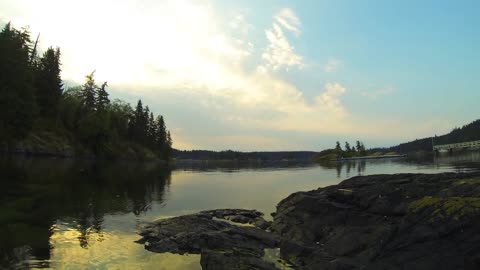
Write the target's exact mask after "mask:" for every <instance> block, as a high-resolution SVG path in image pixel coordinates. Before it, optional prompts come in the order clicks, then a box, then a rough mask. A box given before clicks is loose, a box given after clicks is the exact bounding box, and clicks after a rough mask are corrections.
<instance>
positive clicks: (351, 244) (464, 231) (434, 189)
mask: <svg viewBox="0 0 480 270" xmlns="http://www.w3.org/2000/svg"><path fill="white" fill-rule="evenodd" d="M273 216H274V220H273V223H271V224H270V223H269V222H267V221H265V220H264V219H263V218H262V213H260V212H257V211H254V210H239V209H220V210H212V211H204V212H200V213H198V214H194V215H187V216H181V217H175V218H171V219H165V220H160V221H156V222H154V223H151V224H148V225H146V226H145V227H144V228H143V230H142V232H141V235H142V236H143V237H142V239H141V240H140V241H139V242H140V243H144V244H145V247H146V249H148V250H150V251H154V252H173V253H180V254H183V253H200V254H201V265H202V268H203V269H276V268H275V266H274V265H273V264H271V263H268V262H266V261H265V260H263V259H262V257H263V255H264V249H265V248H275V247H279V248H280V254H281V257H282V259H284V260H286V261H287V262H289V263H290V264H292V265H293V266H294V267H295V268H296V269H332V270H340V269H342V270H343V269H480V174H478V173H470V174H468V173H465V174H454V173H444V174H435V175H425V174H397V175H374V176H364V177H354V178H351V179H348V180H345V181H343V182H342V183H340V184H338V185H335V186H330V187H326V188H319V189H317V190H313V191H308V192H298V193H294V194H292V195H290V196H288V197H287V198H285V199H284V200H282V201H281V202H280V203H279V204H278V206H277V212H276V213H273ZM233 222H240V223H243V224H249V226H238V225H237V224H235V223H233ZM265 229H268V230H267V231H265Z"/></svg>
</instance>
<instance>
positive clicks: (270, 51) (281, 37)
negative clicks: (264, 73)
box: [260, 9, 305, 70]
mask: <svg viewBox="0 0 480 270" xmlns="http://www.w3.org/2000/svg"><path fill="white" fill-rule="evenodd" d="M299 27H300V20H299V19H298V18H297V17H296V16H295V14H294V13H293V11H291V10H290V9H282V10H281V11H280V12H279V13H278V14H277V15H275V16H274V22H273V24H272V28H270V29H267V30H266V31H265V35H266V37H267V40H268V47H267V48H266V50H265V52H264V53H263V54H262V58H263V59H264V60H265V66H260V69H261V70H264V69H272V70H279V69H280V68H283V67H286V68H287V69H288V68H291V67H297V68H300V69H301V68H303V67H304V66H305V65H304V63H303V57H302V56H301V55H299V54H297V53H296V52H295V48H294V47H293V46H292V45H291V44H290V42H289V40H288V38H287V37H286V35H285V32H284V30H286V31H291V32H293V33H295V34H297V35H298V34H300V30H299Z"/></svg>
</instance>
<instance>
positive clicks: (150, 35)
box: [0, 0, 480, 151]
mask: <svg viewBox="0 0 480 270" xmlns="http://www.w3.org/2000/svg"><path fill="white" fill-rule="evenodd" d="M0 10H1V12H0V24H2V25H3V24H5V23H6V22H9V21H10V22H11V23H12V24H13V26H14V27H17V28H20V27H23V26H29V29H30V31H31V33H32V36H33V37H36V36H37V34H38V33H40V43H39V47H40V50H45V49H46V48H48V47H49V46H54V47H57V46H58V47H60V49H61V51H62V78H63V79H64V81H65V83H66V86H67V87H70V86H74V85H78V84H82V82H83V81H84V79H85V75H86V74H89V73H90V72H91V71H93V70H96V73H95V76H96V80H97V81H98V82H103V81H108V85H109V93H110V98H112V99H115V98H120V99H123V100H125V101H127V102H130V103H131V104H133V105H134V104H136V101H137V100H138V99H142V101H143V103H144V104H147V105H149V107H150V109H151V110H152V111H153V112H155V113H156V114H162V115H163V116H164V117H165V119H166V123H167V127H168V128H169V129H170V131H171V133H172V137H173V141H174V147H175V148H177V149H187V150H188V149H211V150H226V149H233V150H240V151H255V150H314V151H319V150H322V149H325V148H332V147H334V145H335V142H336V141H337V140H338V141H341V142H344V141H350V143H352V142H354V141H356V140H361V141H363V142H364V143H365V145H366V146H367V148H369V147H381V146H391V145H395V144H398V143H401V142H406V141H410V140H414V139H416V138H423V137H429V136H433V135H435V134H437V135H441V134H444V133H447V132H449V131H450V130H452V129H453V128H454V127H460V126H462V125H464V124H467V123H470V122H472V121H473V120H476V119H478V118H480V106H478V101H479V100H480V76H479V74H480V53H479V51H478V48H480V27H478V26H479V25H480V16H478V13H479V12H480V1H476V0H472V1H466V0H465V1H443V0H435V1H429V0H423V1H417V0H415V1H410V0H404V1H380V0H378V1H374V0H371V1H368V0H363V1H353V0H350V1H343V0H335V1H333V0H332V1H322V0H311V1H308V0H304V1H300V0H292V1H286V0H276V1H275V0H262V1H258V0H256V1H254V0H242V1H233V0H143V1H139V0H136V1H134V0H123V1H122V0H116V1H113V0H109V1H107V0H82V1H70V0H43V1H38V0H0Z"/></svg>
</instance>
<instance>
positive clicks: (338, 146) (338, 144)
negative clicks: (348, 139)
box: [335, 141, 342, 153]
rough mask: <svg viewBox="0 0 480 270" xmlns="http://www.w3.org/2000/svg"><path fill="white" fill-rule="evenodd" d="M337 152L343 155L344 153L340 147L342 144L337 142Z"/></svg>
mask: <svg viewBox="0 0 480 270" xmlns="http://www.w3.org/2000/svg"><path fill="white" fill-rule="evenodd" d="M335 151H336V152H337V153H341V152H342V147H341V146H340V142H338V141H337V144H336V145H335Z"/></svg>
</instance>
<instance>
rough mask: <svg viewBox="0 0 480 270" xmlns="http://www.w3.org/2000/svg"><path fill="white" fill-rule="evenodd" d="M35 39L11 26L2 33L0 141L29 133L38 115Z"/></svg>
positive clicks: (24, 31)
mask: <svg viewBox="0 0 480 270" xmlns="http://www.w3.org/2000/svg"><path fill="white" fill-rule="evenodd" d="M31 51H32V48H31V40H30V33H29V32H28V30H27V29H22V30H21V31H19V30H16V29H14V28H13V27H11V25H10V23H8V24H7V25H6V26H5V27H4V29H3V30H2V31H1V32H0V109H1V110H2V112H1V113H0V140H3V141H12V140H14V139H18V138H22V137H24V136H26V135H27V134H28V132H29V131H30V130H31V127H32V125H33V119H34V116H35V112H36V103H35V98H34V86H33V68H32V65H31V61H30V60H31V57H32V56H31Z"/></svg>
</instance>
